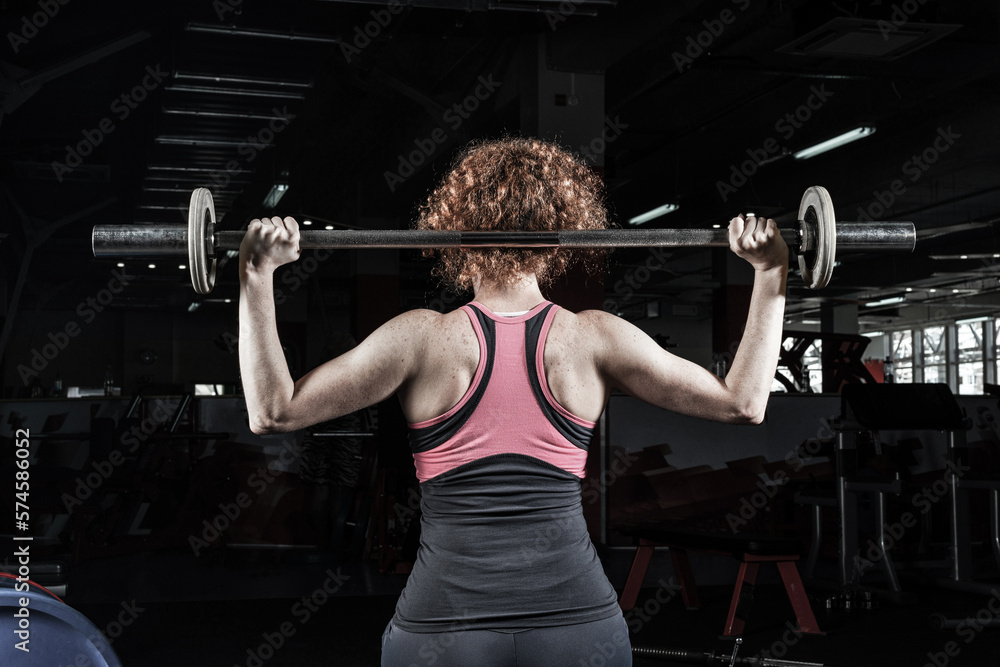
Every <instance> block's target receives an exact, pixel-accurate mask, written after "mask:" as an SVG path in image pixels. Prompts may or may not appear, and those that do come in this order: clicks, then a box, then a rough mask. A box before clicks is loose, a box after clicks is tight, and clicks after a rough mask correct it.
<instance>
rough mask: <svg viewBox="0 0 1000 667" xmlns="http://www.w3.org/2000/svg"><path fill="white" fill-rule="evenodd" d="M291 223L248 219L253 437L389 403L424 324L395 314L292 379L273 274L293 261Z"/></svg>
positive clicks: (247, 350)
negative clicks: (283, 346)
mask: <svg viewBox="0 0 1000 667" xmlns="http://www.w3.org/2000/svg"><path fill="white" fill-rule="evenodd" d="M298 238H299V236H298V225H297V224H296V223H295V221H294V220H292V219H291V218H285V219H284V220H282V219H280V218H272V219H271V220H267V221H260V220H254V221H253V222H251V223H250V227H249V228H248V229H247V235H246V237H245V238H244V241H243V244H242V246H241V248H240V341H239V354H240V372H241V374H242V376H243V391H244V394H245V396H246V401H247V410H248V412H249V415H250V428H251V429H252V430H253V432H254V433H277V432H284V431H294V430H296V429H300V428H304V427H306V426H310V425H312V424H316V423H319V422H323V421H326V420H328V419H333V418H334V417H338V416H340V415H344V414H348V413H350V412H354V411H355V410H359V409H361V408H363V407H366V406H368V405H372V404H374V403H377V402H379V401H382V400H384V399H386V398H388V397H389V396H391V395H392V394H393V393H394V392H395V391H396V390H397V389H399V387H400V386H401V385H402V384H403V383H404V382H405V381H406V380H407V378H408V377H410V375H411V374H412V372H413V369H412V366H411V364H412V363H413V361H412V360H413V359H415V358H419V357H418V355H417V354H416V353H417V351H418V347H419V344H420V340H421V337H420V336H419V334H418V332H419V331H420V328H421V323H422V321H423V319H425V317H424V315H422V314H421V313H420V312H411V313H405V314H403V315H400V316H399V317H396V318H394V319H393V320H391V321H389V322H388V323H386V324H385V325H383V326H382V327H380V328H379V329H378V330H377V331H375V332H374V333H373V334H371V335H370V336H369V337H368V338H366V339H365V340H364V342H362V343H361V344H360V345H359V346H358V347H356V348H354V349H353V350H351V351H350V352H347V353H346V354H343V355H341V356H339V357H337V358H336V359H332V360H330V361H328V362H326V363H325V364H323V365H321V366H319V367H317V368H316V369H314V370H313V371H311V372H310V373H308V374H306V375H305V376H303V377H302V378H301V379H300V380H298V381H297V382H295V381H293V380H292V377H291V375H290V373H289V371H288V365H287V364H286V363H285V357H284V354H283V353H282V351H281V341H280V340H279V339H278V328H277V323H276V318H275V311H274V292H273V290H274V287H273V274H274V270H275V269H276V268H277V267H278V266H281V265H282V264H285V263H287V262H289V261H294V260H295V259H297V258H298V256H299V247H298Z"/></svg>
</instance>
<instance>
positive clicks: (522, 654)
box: [382, 613, 632, 667]
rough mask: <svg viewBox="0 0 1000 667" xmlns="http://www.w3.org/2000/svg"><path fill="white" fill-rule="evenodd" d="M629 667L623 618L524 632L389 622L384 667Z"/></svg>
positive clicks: (626, 634) (385, 642)
mask: <svg viewBox="0 0 1000 667" xmlns="http://www.w3.org/2000/svg"><path fill="white" fill-rule="evenodd" d="M431 665H433V666H434V667H470V666H471V665H475V667H631V665H632V647H631V644H630V643H629V638H628V625H626V623H625V619H624V618H623V617H622V615H621V614H620V613H619V614H618V615H616V616H612V617H611V618H606V619H604V620H601V621H593V622H590V623H578V624H576V625H560V626H555V627H549V628H528V629H524V630H456V631H452V632H427V633H425V632H407V631H406V630H401V629H400V628H398V627H396V626H395V625H393V624H392V622H391V621H390V623H389V625H388V626H386V629H385V632H384V633H383V634H382V667H430V666H431Z"/></svg>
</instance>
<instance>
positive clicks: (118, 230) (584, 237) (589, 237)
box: [92, 185, 917, 294]
mask: <svg viewBox="0 0 1000 667" xmlns="http://www.w3.org/2000/svg"><path fill="white" fill-rule="evenodd" d="M798 217H799V224H798V227H797V228H786V229H782V230H781V231H780V233H781V237H782V238H783V239H784V240H785V242H786V243H787V244H788V245H789V247H791V248H792V249H793V250H795V251H796V252H797V253H798V257H799V269H800V270H801V272H802V280H803V282H805V284H806V286H807V287H809V288H811V289H819V288H821V287H825V286H826V285H827V283H829V282H830V276H831V275H832V274H833V264H834V260H835V259H836V254H837V251H838V249H839V250H841V251H843V250H849V251H853V252H866V251H878V252H903V251H906V252H908V251H911V250H913V246H914V245H915V243H916V238H917V233H916V229H915V228H914V226H913V223H912V222H839V223H838V222H836V217H835V216H834V213H833V201H832V200H831V199H830V194H829V193H828V192H827V191H826V189H825V188H822V187H820V186H818V185H816V186H813V187H810V188H808V189H807V190H806V191H805V194H803V195H802V201H801V203H800V204H799V216H798ZM243 235H244V232H241V231H218V230H216V229H215V205H214V204H213V202H212V193H211V192H209V191H208V190H207V189H205V188H197V189H195V191H194V192H193V193H191V205H190V208H189V209H188V224H187V226H186V227H185V226H184V225H157V226H152V225H97V226H96V227H94V234H93V240H92V242H93V250H94V257H146V256H168V255H184V254H187V256H188V266H190V267H191V283H192V284H193V285H194V289H195V291H196V292H198V293H199V294H208V293H209V292H211V291H212V287H213V286H214V285H215V257H216V253H217V251H219V250H238V249H239V247H240V243H241V242H242V241H243ZM484 246H489V247H504V248H568V249H582V248H591V249H593V248H636V247H708V248H711V247H728V246H729V237H728V231H727V230H725V229H601V230H566V231H556V232H462V231H428V230H384V229H372V230H307V231H303V232H302V233H301V236H300V238H299V247H300V248H302V249H303V250H309V249H319V248H327V249H350V248H474V247H484Z"/></svg>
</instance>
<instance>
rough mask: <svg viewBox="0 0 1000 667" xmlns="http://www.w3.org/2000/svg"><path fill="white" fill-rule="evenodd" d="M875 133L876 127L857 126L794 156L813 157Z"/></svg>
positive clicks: (800, 157) (804, 158)
mask: <svg viewBox="0 0 1000 667" xmlns="http://www.w3.org/2000/svg"><path fill="white" fill-rule="evenodd" d="M873 134H875V128H874V127H868V126H862V127H856V128H854V129H853V130H851V131H849V132H844V133H843V134H841V135H838V136H836V137H834V138H833V139H827V140H826V141H823V142H820V143H818V144H816V145H815V146H810V147H809V148H804V149H802V150H800V151H799V152H798V153H795V155H793V157H794V158H795V159H796V160H808V159H809V158H811V157H816V156H817V155H819V154H820V153H825V152H827V151H832V150H833V149H834V148H840V147H841V146H843V145H845V144H849V143H851V142H852V141H857V140H858V139H863V138H864V137H867V136H871V135H873Z"/></svg>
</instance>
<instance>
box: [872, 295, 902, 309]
mask: <svg viewBox="0 0 1000 667" xmlns="http://www.w3.org/2000/svg"><path fill="white" fill-rule="evenodd" d="M904 301H906V297H905V296H890V297H886V298H885V299H879V300H878V301H869V302H868V303H866V304H865V306H867V307H868V308H872V307H874V306H890V305H892V304H894V303H903V302H904Z"/></svg>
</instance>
